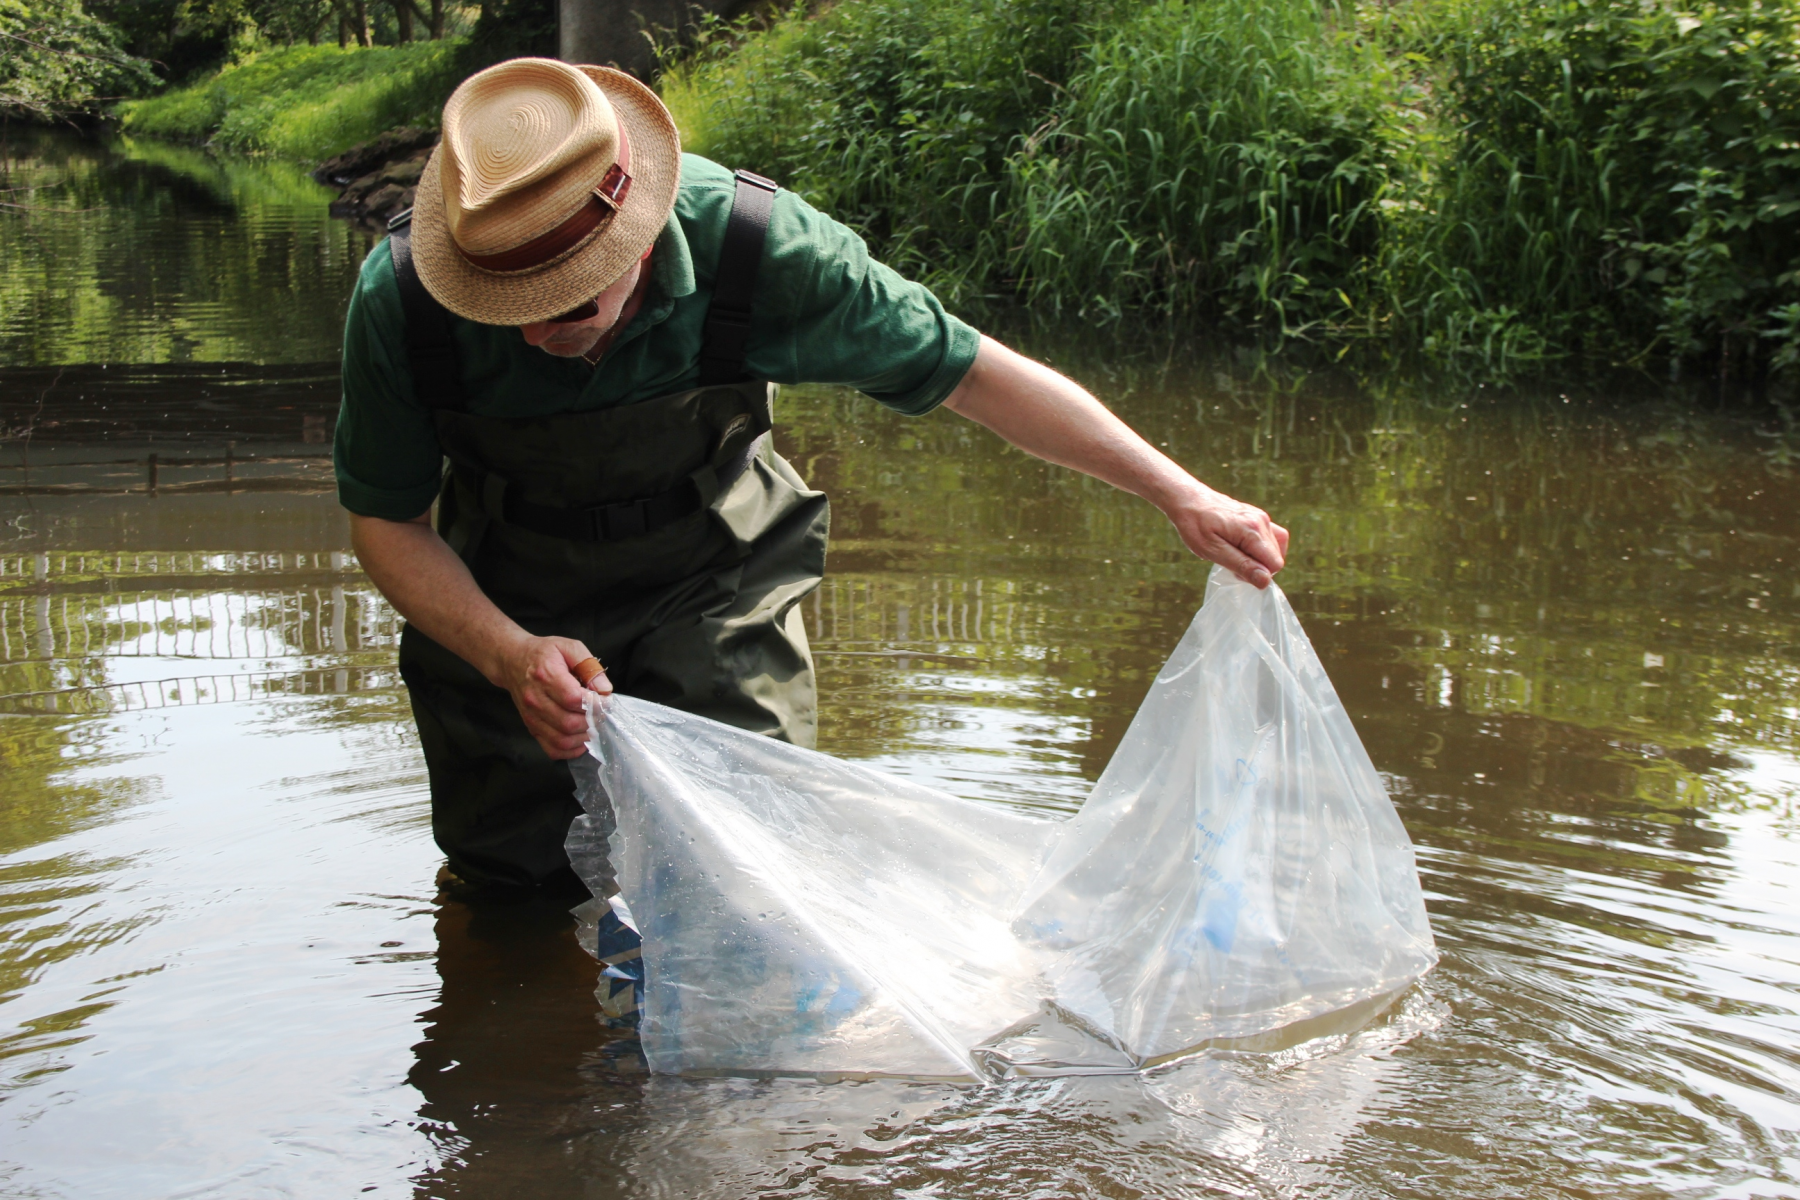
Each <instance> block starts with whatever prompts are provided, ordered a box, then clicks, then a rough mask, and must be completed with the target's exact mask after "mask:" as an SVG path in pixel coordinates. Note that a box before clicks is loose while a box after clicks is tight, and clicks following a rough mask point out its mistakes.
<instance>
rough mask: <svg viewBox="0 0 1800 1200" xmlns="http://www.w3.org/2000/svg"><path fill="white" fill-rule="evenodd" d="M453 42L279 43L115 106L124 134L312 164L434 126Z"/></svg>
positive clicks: (454, 79)
mask: <svg viewBox="0 0 1800 1200" xmlns="http://www.w3.org/2000/svg"><path fill="white" fill-rule="evenodd" d="M460 45H461V43H458V42H453V41H448V40H446V41H437V42H412V43H408V44H405V45H399V46H375V47H369V48H358V47H351V48H349V49H342V50H340V49H339V48H338V47H336V46H284V47H280V48H276V49H269V50H261V51H258V52H255V53H253V54H250V55H247V56H246V57H244V58H243V59H241V60H240V61H238V62H235V63H232V64H231V65H229V66H227V67H225V68H224V69H223V70H221V71H219V72H218V73H217V74H216V75H214V76H212V77H211V78H209V79H206V80H203V81H202V82H200V83H197V84H195V85H193V86H192V87H186V88H179V89H176V90H174V91H170V92H166V93H164V94H163V95H160V96H155V97H152V98H150V99H148V100H139V101H133V102H131V103H128V104H125V105H123V106H121V108H120V110H119V115H120V121H121V123H122V125H123V127H124V129H125V131H126V132H128V133H136V134H144V135H148V136H151V137H163V138H171V139H175V140H181V141H195V142H200V141H204V142H209V143H211V144H213V145H217V146H221V147H224V148H227V149H231V150H238V151H250V152H264V153H270V154H276V155H280V156H282V157H284V158H292V159H297V160H300V161H305V162H317V161H318V160H320V159H324V158H328V157H330V156H331V155H333V154H336V153H338V152H339V151H342V150H345V149H348V148H349V147H351V146H354V145H356V144H357V143H358V142H365V141H368V140H369V139H371V138H373V137H375V136H376V135H377V134H380V133H382V132H383V131H385V130H388V129H392V128H394V127H395V126H397V125H426V126H432V125H436V124H437V122H438V119H439V117H440V114H441V112H442V109H443V104H444V100H445V98H446V97H447V96H448V95H449V94H450V92H451V91H452V90H453V89H454V88H455V87H456V84H457V83H458V81H459V80H460V79H461V78H462V67H461V61H460V58H459V49H460Z"/></svg>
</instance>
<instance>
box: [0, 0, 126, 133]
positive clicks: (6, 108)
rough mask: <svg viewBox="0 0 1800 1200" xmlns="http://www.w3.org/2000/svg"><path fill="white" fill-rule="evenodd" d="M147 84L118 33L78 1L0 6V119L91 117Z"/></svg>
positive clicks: (5, 1) (26, 0) (12, 1)
mask: <svg viewBox="0 0 1800 1200" xmlns="http://www.w3.org/2000/svg"><path fill="white" fill-rule="evenodd" d="M154 82H155V75H154V74H153V73H152V72H151V70H150V66H149V64H148V63H145V62H144V61H142V60H141V59H138V58H135V57H133V56H131V55H130V54H127V53H126V52H125V45H124V38H123V36H122V35H121V34H120V32H119V31H118V30H117V29H116V28H114V27H113V26H111V25H109V24H108V23H107V22H105V21H103V20H100V19H99V18H97V17H95V16H93V15H92V14H90V13H88V12H86V11H85V10H84V9H83V8H82V7H81V4H80V3H79V0H0V115H9V116H25V117H36V118H39V119H55V118H65V117H70V116H76V115H81V114H85V113H91V112H92V111H94V109H95V108H96V107H97V106H98V105H101V104H104V103H107V102H109V101H111V100H114V99H118V98H120V97H124V96H131V95H136V94H137V93H138V92H140V91H142V90H144V89H145V88H147V87H150V86H151V85H153V84H154Z"/></svg>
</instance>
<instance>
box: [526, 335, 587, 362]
mask: <svg viewBox="0 0 1800 1200" xmlns="http://www.w3.org/2000/svg"><path fill="white" fill-rule="evenodd" d="M598 340H599V339H598V338H583V339H578V340H574V341H567V342H559V341H557V340H556V339H555V338H552V339H550V340H549V341H547V342H544V343H543V344H542V345H540V346H539V347H538V349H539V350H542V351H543V352H544V353H545V354H554V355H556V357H558V358H580V357H581V356H582V355H583V354H586V353H587V352H588V351H589V350H592V349H593V348H594V343H595V342H596V341H598Z"/></svg>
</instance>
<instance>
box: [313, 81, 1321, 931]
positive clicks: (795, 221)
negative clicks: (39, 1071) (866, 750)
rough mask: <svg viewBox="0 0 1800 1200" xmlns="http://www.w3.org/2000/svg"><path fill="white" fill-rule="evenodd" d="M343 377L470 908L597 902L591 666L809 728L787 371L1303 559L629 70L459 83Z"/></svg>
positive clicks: (799, 507) (1228, 557)
mask: <svg viewBox="0 0 1800 1200" xmlns="http://www.w3.org/2000/svg"><path fill="white" fill-rule="evenodd" d="M343 378H344V400H343V411H342V415H341V418H340V420H339V424H338V433H337V443H336V456H335V457H336V466H337V476H338V489H339V497H340V499H341V501H342V503H343V504H344V506H345V507H346V508H348V509H349V510H350V513H351V526H352V536H353V541H354V545H355V547H356V551H357V554H358V556H359V558H360V559H361V562H362V565H363V567H364V568H365V569H366V570H367V571H368V573H369V576H370V578H372V579H373V580H374V581H375V584H376V586H377V587H379V588H380V589H381V591H382V594H383V595H385V596H387V598H388V599H389V600H390V601H391V602H392V603H393V605H394V607H395V608H396V609H398V610H399V611H400V613H401V614H402V615H403V616H404V617H405V618H406V620H407V627H406V631H405V634H404V636H403V639H402V642H401V650H400V662H401V670H402V674H403V675H404V677H405V679H406V683H407V687H408V689H409V691H410V693H411V697H412V704H413V712H414V716H415V719H416V720H417V723H418V727H419V736H420V741H421V743H422V744H423V747H424V750H425V757H426V762H427V765H428V767H429V770H430V778H431V794H432V825H433V831H434V833H435V834H436V837H437V840H438V844H439V845H440V846H441V847H442V848H443V850H444V852H445V854H446V855H447V857H448V859H449V866H448V875H449V876H450V879H449V883H450V884H451V885H452V886H455V887H459V888H466V889H477V890H478V889H518V890H536V891H539V892H547V893H551V894H553V895H559V896H560V895H565V894H566V895H567V896H569V897H571V898H576V897H582V896H585V894H586V892H585V890H583V889H582V888H581V885H580V884H579V882H578V881H577V880H576V878H575V876H574V874H573V872H572V871H571V870H570V867H569V864H568V860H567V857H566V855H565V854H564V851H563V848H562V846H563V839H564V836H565V834H566V832H567V830H568V827H569V823H570V821H571V819H572V818H573V817H574V816H575V815H576V813H577V812H578V811H579V810H578V808H577V806H576V803H575V800H574V795H573V785H572V782H571V779H570V776H569V772H568V767H567V765H566V762H565V761H563V760H567V759H571V758H574V757H576V756H578V755H579V754H581V753H582V748H583V742H584V738H585V734H586V718H585V716H584V710H583V705H582V687H583V680H581V679H578V677H577V675H578V673H579V674H582V675H587V674H590V673H591V674H592V678H591V681H588V686H591V687H592V688H593V689H594V690H596V691H598V692H601V693H602V694H605V693H608V692H610V691H612V690H613V689H614V688H615V687H617V688H620V689H622V690H623V691H625V692H628V693H631V694H635V695H641V696H644V697H646V698H648V699H652V700H657V701H660V702H662V703H666V704H671V705H674V706H677V707H681V708H685V709H688V710H690V711H693V712H698V713H701V714H704V715H706V716H710V717H715V718H717V719H719V720H722V721H727V722H730V723H732V724H735V725H738V726H741V727H743V728H747V729H752V730H755V731H758V732H762V733H766V734H769V735H770V736H774V737H782V738H786V739H788V740H790V741H794V742H799V743H802V744H806V743H810V742H811V741H812V738H813V732H814V728H815V697H814V685H813V673H812V661H811V655H810V652H809V651H808V648H807V644H806V636H805V631H804V629H803V627H802V625H801V621H800V615H799V608H798V602H799V601H800V599H801V598H802V597H803V596H805V595H806V594H807V593H808V592H810V591H811V590H812V589H813V588H814V587H815V586H816V585H817V584H818V582H819V578H820V575H821V573H822V572H823V570H824V553H825V537H826V524H827V519H828V512H827V506H826V500H825V498H824V496H822V495H821V494H819V493H817V492H814V491H811V490H809V489H808V488H807V487H806V485H805V483H804V482H803V481H802V480H801V479H800V478H799V476H797V475H796V474H795V473H794V471H793V470H792V469H791V468H790V467H789V466H788V464H787V463H786V462H784V461H783V460H782V459H781V458H780V457H779V456H778V455H776V454H774V453H773V451H772V450H770V449H769V446H768V439H767V437H766V436H765V435H766V433H767V431H768V428H769V423H770V405H769V401H770V396H771V394H772V388H770V386H769V384H770V383H771V382H802V381H814V382H831V383H845V384H850V385H853V386H855V387H857V388H858V389H860V390H862V391H863V392H865V393H868V394H869V395H871V396H873V397H874V398H875V399H876V400H877V401H879V402H881V403H883V404H886V405H888V406H889V407H891V408H894V409H897V410H899V411H901V412H904V413H909V414H914V415H922V414H924V413H926V412H929V411H930V410H931V409H933V408H935V407H937V406H938V405H939V404H943V405H945V406H947V407H948V408H950V409H951V410H952V411H953V412H955V413H958V414H959V415H961V416H963V417H966V418H968V419H970V420H973V421H976V422H978V423H980V424H982V425H985V426H987V427H988V428H989V429H991V430H993V431H994V432H996V433H998V434H999V435H1000V436H1001V437H1004V438H1006V439H1007V440H1008V441H1010V442H1011V443H1012V444H1014V445H1015V446H1018V447H1019V448H1021V449H1023V450H1025V451H1027V452H1028V453H1031V454H1034V455H1036V456H1038V457H1040V458H1043V459H1047V460H1049V461H1051V462H1055V463H1060V464H1062V465H1065V466H1069V467H1073V468H1075V469H1076V470H1080V471H1084V472H1086V473H1088V474H1090V475H1093V476H1095V477H1097V478H1100V479H1103V480H1105V481H1107V482H1108V483H1111V484H1113V485H1114V486H1116V487H1120V488H1123V489H1125V490H1127V491H1130V492H1134V493H1136V494H1137V495H1140V496H1142V497H1144V498H1145V499H1147V500H1149V501H1150V502H1151V503H1153V504H1155V505H1156V506H1157V507H1158V508H1160V509H1161V510H1162V511H1163V512H1164V513H1165V514H1167V515H1168V517H1169V519H1170V521H1171V522H1173V523H1174V525H1175V528H1176V530H1177V531H1178V532H1179V534H1180V536H1181V538H1182V540H1183V541H1184V542H1186V544H1187V545H1188V547H1189V548H1190V549H1191V550H1193V551H1194V553H1196V554H1198V555H1200V556H1201V557H1203V558H1207V559H1211V560H1212V561H1215V562H1218V563H1222V564H1224V565H1225V566H1226V567H1228V568H1230V569H1231V570H1233V571H1235V572H1237V573H1238V574H1239V575H1241V576H1243V577H1244V578H1246V579H1248V580H1250V581H1252V582H1254V583H1257V584H1258V585H1259V586H1266V585H1267V583H1268V581H1269V577H1270V575H1271V574H1272V573H1273V572H1275V571H1278V570H1280V569H1281V566H1282V561H1283V555H1284V554H1285V551H1286V546H1287V533H1286V531H1285V530H1283V529H1282V528H1281V527H1280V526H1278V525H1275V524H1273V523H1271V522H1270V520H1269V518H1268V516H1267V515H1266V514H1265V513H1263V512H1261V511H1260V510H1258V509H1255V508H1252V507H1250V506H1248V505H1244V504H1240V503H1238V502H1236V501H1234V500H1232V499H1230V498H1229V497H1226V496H1223V495H1221V494H1220V493H1218V492H1215V491H1213V490H1211V489H1210V488H1207V487H1206V486H1205V485H1203V484H1201V483H1200V482H1198V481H1197V480H1195V479H1194V478H1193V477H1192V476H1190V475H1189V474H1188V473H1187V472H1186V471H1184V470H1182V469H1181V468H1180V467H1179V466H1177V465H1176V464H1175V463H1173V462H1172V461H1170V460H1169V459H1168V458H1166V457H1165V456H1163V455H1162V454H1160V453H1158V452H1157V451H1156V450H1155V449H1153V448H1151V447H1150V446H1149V445H1148V444H1147V443H1145V442H1144V441H1143V439H1141V438H1139V437H1138V436H1137V435H1136V434H1135V433H1133V432H1132V431H1131V430H1130V429H1129V428H1128V427H1127V426H1126V425H1125V424H1124V423H1123V422H1122V421H1120V420H1119V419H1118V418H1117V417H1115V416H1113V415H1112V414H1111V413H1110V412H1108V411H1107V410H1106V409H1105V408H1104V407H1102V406H1101V405H1100V404H1099V403H1098V402H1097V401H1096V400H1095V399H1094V398H1093V397H1092V396H1090V395H1088V394H1087V393H1086V392H1084V391H1083V390H1082V389H1081V388H1079V387H1078V386H1076V385H1075V384H1074V383H1072V382H1070V381H1069V380H1067V379H1064V378H1063V377H1062V376H1060V375H1058V374H1056V373H1055V372H1054V371H1051V370H1050V369H1049V368H1047V367H1044V366H1041V365H1039V364H1037V363H1033V362H1031V361H1029V360H1027V359H1025V358H1022V357H1021V356H1019V355H1017V354H1015V353H1013V352H1012V351H1010V350H1008V349H1007V348H1006V347H1004V346H1002V345H1000V344H999V343H998V342H995V341H993V340H992V339H990V338H985V337H982V336H981V335H979V334H977V333H976V332H975V331H974V330H972V329H970V328H969V327H968V326H967V325H964V324H963V323H962V322H960V321H958V320H956V319H955V318H953V317H951V316H949V315H948V314H946V313H945V312H944V311H943V308H942V307H941V306H940V305H939V304H938V302H937V300H936V299H935V298H934V297H932V296H931V295H930V293H929V292H927V291H926V290H925V289H924V288H921V287H919V286H917V285H915V284H910V283H907V282H906V281H905V280H903V279H901V278H900V277H899V276H898V275H896V274H895V273H894V272H892V271H891V270H889V269H887V268H886V267H884V266H882V265H880V264H878V263H875V262H873V261H871V260H870V259H869V257H868V254H867V251H866V250H865V248H864V246H863V244H862V242H861V240H860V239H858V238H857V237H856V236H855V235H854V234H853V233H851V232H850V231H849V230H847V229H845V228H844V227H843V226H841V225H839V224H837V223H836V222H835V221H832V220H831V219H829V218H827V217H825V216H823V215H821V214H820V213H818V212H817V211H815V210H814V209H812V208H810V207H809V206H808V205H806V204H805V203H804V202H802V201H801V200H800V199H799V198H798V197H796V196H794V195H793V194H792V193H789V192H777V191H776V190H775V187H774V185H773V184H772V183H769V182H768V181H766V180H761V179H759V178H758V177H755V176H750V175H747V174H746V173H743V172H740V173H739V174H738V175H737V176H736V177H734V176H733V175H732V174H731V173H729V172H727V171H726V170H724V169H723V168H721V167H719V166H717V165H715V164H713V163H710V162H707V161H706V160H704V159H700V158H697V157H694V156H692V155H689V156H683V155H682V154H681V152H680V144H679V138H678V136H677V133H676V130H675V127H674V123H673V121H672V120H671V119H670V117H669V114H668V112H667V110H665V109H664V108H663V106H662V104H661V102H660V101H659V100H658V99H657V98H656V96H655V95H654V93H652V92H651V91H649V90H648V89H647V88H645V87H644V86H643V85H641V84H639V83H638V82H637V81H636V80H634V79H632V78H631V77H630V76H628V75H625V74H622V73H620V72H617V71H611V70H608V69H605V68H600V67H587V66H580V67H577V66H570V65H567V64H564V63H560V62H555V61H551V60H547V59H518V60H513V61H510V62H506V63H502V64H500V65H498V66H495V67H492V68H489V69H488V70H486V71H483V72H481V73H480V74H478V75H475V76H473V77H471V78H470V79H468V80H467V81H465V82H464V83H463V85H462V86H461V87H459V88H458V89H457V90H456V93H455V94H454V95H453V96H452V97H451V98H450V100H449V102H448V103H447V104H446V105H445V108H444V121H443V137H442V140H441V141H440V143H439V145H438V147H437V149H436V151H435V152H434V153H433V154H432V157H431V160H430V162H429V163H428V164H427V166H426V169H425V173H424V176H423V177H422V179H421V180H420V184H419V189H418V193H417V203H416V207H415V209H414V210H413V213H412V215H411V219H410V227H409V226H407V225H406V224H404V223H397V226H396V229H395V231H394V235H393V236H392V237H391V238H390V239H389V240H388V241H387V242H386V243H383V244H382V245H381V246H378V247H377V248H376V249H375V251H374V252H373V253H371V254H370V255H369V258H368V260H367V261H366V262H365V263H364V265H363V268H362V273H361V277H360V279H359V282H358V284H357V289H356V292H355V294H354V296H353V297H352V300H351V304H350V312H349V318H348V321H347V327H346V333H345V342H344V364H343ZM446 459H447V460H448V462H449V464H450V466H449V470H448V471H445V470H443V462H444V461H445V460H446ZM434 500H435V501H437V503H438V525H437V528H436V529H434V528H433V527H432V525H431V523H430V520H429V517H430V509H431V506H432V504H433V501H434ZM593 658H598V660H599V661H601V662H604V663H605V664H607V665H606V668H605V669H604V670H601V669H600V668H599V664H598V663H597V662H592V661H590V660H591V659H593Z"/></svg>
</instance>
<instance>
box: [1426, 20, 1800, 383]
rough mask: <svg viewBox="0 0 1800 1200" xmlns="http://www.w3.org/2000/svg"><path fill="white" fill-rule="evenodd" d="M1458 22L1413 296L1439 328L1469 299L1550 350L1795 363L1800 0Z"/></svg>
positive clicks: (1719, 368)
mask: <svg viewBox="0 0 1800 1200" xmlns="http://www.w3.org/2000/svg"><path fill="white" fill-rule="evenodd" d="M1443 16H1444V17H1450V18H1455V19H1453V20H1444V22H1443V29H1442V32H1441V33H1439V34H1438V35H1437V36H1436V37H1435V39H1432V40H1434V41H1435V47H1434V51H1435V53H1434V57H1436V58H1437V59H1439V60H1440V61H1441V62H1442V64H1443V66H1444V68H1445V73H1446V77H1447V81H1448V84H1449V88H1448V93H1449V100H1450V116H1451V117H1452V119H1453V120H1455V121H1456V122H1457V123H1458V125H1459V126H1460V138H1459V140H1458V142H1457V143H1456V144H1455V147H1454V150H1453V152H1452V154H1451V155H1450V158H1449V160H1448V162H1447V163H1446V164H1445V166H1444V169H1443V172H1442V180H1441V184H1440V194H1439V196H1438V198H1437V209H1438V213H1437V216H1438V220H1437V221H1436V223H1435V227H1434V228H1433V229H1431V230H1429V231H1426V232H1425V234H1424V236H1422V238H1421V239H1420V243H1421V244H1420V247H1419V249H1420V250H1421V251H1422V253H1421V256H1420V259H1421V262H1422V263H1423V265H1424V269H1423V270H1420V271H1418V272H1416V273H1415V275H1414V278H1413V280H1412V282H1413V285H1414V286H1413V288H1412V292H1413V294H1411V295H1407V296H1405V297H1404V298H1403V302H1405V303H1410V304H1412V305H1413V306H1414V308H1415V309H1416V310H1418V312H1420V313H1424V314H1426V318H1425V319H1424V320H1423V321H1416V322H1415V324H1417V325H1419V327H1420V329H1421V331H1429V330H1430V329H1432V327H1434V326H1441V325H1443V324H1445V319H1444V318H1445V317H1446V316H1447V315H1448V314H1450V313H1452V312H1458V311H1460V312H1461V313H1462V314H1463V315H1464V318H1465V319H1466V320H1468V319H1470V314H1474V316H1475V319H1473V320H1472V324H1474V325H1477V326H1479V325H1480V324H1482V321H1481V320H1480V319H1479V318H1481V317H1485V318H1486V324H1487V325H1489V326H1494V325H1496V324H1500V325H1510V326H1511V327H1512V328H1513V330H1514V331H1515V333H1516V334H1518V335H1520V337H1521V338H1522V339H1523V340H1526V341H1533V342H1535V343H1536V344H1537V346H1538V347H1539V353H1541V354H1543V355H1546V356H1562V355H1569V354H1577V353H1585V354H1588V355H1590V356H1600V357H1604V358H1607V359H1612V360H1616V361H1626V362H1636V363H1647V362H1650V361H1655V360H1665V361H1669V362H1671V364H1672V365H1674V366H1677V367H1679V366H1680V364H1682V363H1683V362H1687V363H1692V364H1698V365H1702V366H1704V367H1706V368H1707V369H1710V370H1713V371H1716V372H1718V373H1719V374H1720V375H1721V376H1722V377H1723V376H1738V377H1744V376H1745V375H1746V374H1749V373H1754V372H1756V371H1758V370H1760V369H1762V365H1764V364H1767V363H1768V362H1770V361H1771V359H1772V357H1776V358H1779V357H1782V356H1783V355H1785V358H1786V359H1792V358H1793V356H1794V350H1792V349H1786V350H1784V349H1783V347H1787V346H1791V342H1790V341H1789V340H1788V339H1790V338H1791V337H1792V328H1793V323H1792V321H1789V320H1786V319H1784V318H1782V317H1781V316H1780V315H1779V314H1780V313H1781V312H1782V311H1784V310H1785V309H1786V308H1787V307H1789V306H1792V305H1793V304H1795V303H1796V302H1800V217H1797V216H1796V214H1800V41H1797V31H1800V3H1795V2H1794V0H1718V2H1716V3H1708V4H1699V5H1687V4H1665V3H1650V2H1647V0H1554V2H1553V3H1549V4H1536V5H1524V4H1500V3H1493V2H1491V0H1490V2H1487V3H1483V4H1481V5H1479V6H1477V7H1473V8H1470V9H1467V10H1463V11H1460V12H1459V11H1458V10H1456V9H1448V10H1444V14H1443ZM1440 19H1441V18H1440ZM1434 308H1435V310H1436V311H1435V312H1434V311H1433V310H1434Z"/></svg>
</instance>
